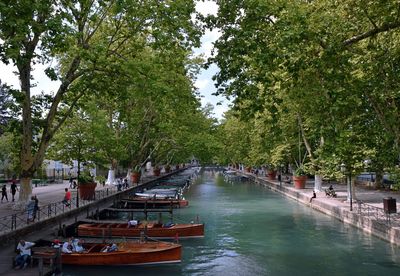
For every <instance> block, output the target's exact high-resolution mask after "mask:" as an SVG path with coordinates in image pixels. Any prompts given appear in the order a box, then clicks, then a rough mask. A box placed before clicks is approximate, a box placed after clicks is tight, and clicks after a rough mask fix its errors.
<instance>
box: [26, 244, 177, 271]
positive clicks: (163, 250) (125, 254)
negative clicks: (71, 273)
mask: <svg viewBox="0 0 400 276" xmlns="http://www.w3.org/2000/svg"><path fill="white" fill-rule="evenodd" d="M49 245H50V244H49ZM105 246H107V244H104V243H84V244H83V247H84V248H85V249H86V251H85V252H84V253H61V260H62V264H68V265H144V264H163V263H164V264H165V263H179V262H181V257H182V246H181V245H180V244H176V243H170V242H160V241H146V242H140V241H135V242H123V243H117V246H118V250H117V251H113V252H101V250H102V249H103V248H104V247H105ZM50 249H51V248H50ZM33 250H34V248H33Z"/></svg>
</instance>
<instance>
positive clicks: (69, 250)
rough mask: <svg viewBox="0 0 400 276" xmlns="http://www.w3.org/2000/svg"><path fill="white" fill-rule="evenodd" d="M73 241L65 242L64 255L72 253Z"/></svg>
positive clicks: (62, 250)
mask: <svg viewBox="0 0 400 276" xmlns="http://www.w3.org/2000/svg"><path fill="white" fill-rule="evenodd" d="M72 248H73V247H72V241H71V240H68V241H66V242H64V244H63V246H62V248H61V252H62V253H72Z"/></svg>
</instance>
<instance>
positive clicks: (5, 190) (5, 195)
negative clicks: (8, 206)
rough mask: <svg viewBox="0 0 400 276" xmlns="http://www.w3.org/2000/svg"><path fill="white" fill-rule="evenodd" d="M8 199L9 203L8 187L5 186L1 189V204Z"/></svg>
mask: <svg viewBox="0 0 400 276" xmlns="http://www.w3.org/2000/svg"><path fill="white" fill-rule="evenodd" d="M4 198H6V199H7V202H8V196H7V185H5V184H4V185H3V187H2V188H1V202H3V199H4Z"/></svg>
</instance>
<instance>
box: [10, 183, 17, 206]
mask: <svg viewBox="0 0 400 276" xmlns="http://www.w3.org/2000/svg"><path fill="white" fill-rule="evenodd" d="M17 191H18V188H17V181H16V180H15V179H13V180H12V183H11V199H12V202H14V201H15V194H16V193H17Z"/></svg>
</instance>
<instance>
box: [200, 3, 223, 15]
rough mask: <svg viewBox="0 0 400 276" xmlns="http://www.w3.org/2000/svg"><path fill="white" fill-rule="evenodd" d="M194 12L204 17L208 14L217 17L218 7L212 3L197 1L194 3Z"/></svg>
mask: <svg viewBox="0 0 400 276" xmlns="http://www.w3.org/2000/svg"><path fill="white" fill-rule="evenodd" d="M196 11H198V12H199V13H201V14H202V15H204V16H206V15H209V14H212V15H217V12H218V5H217V3H215V2H214V1H204V2H203V1H198V2H197V3H196Z"/></svg>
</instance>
